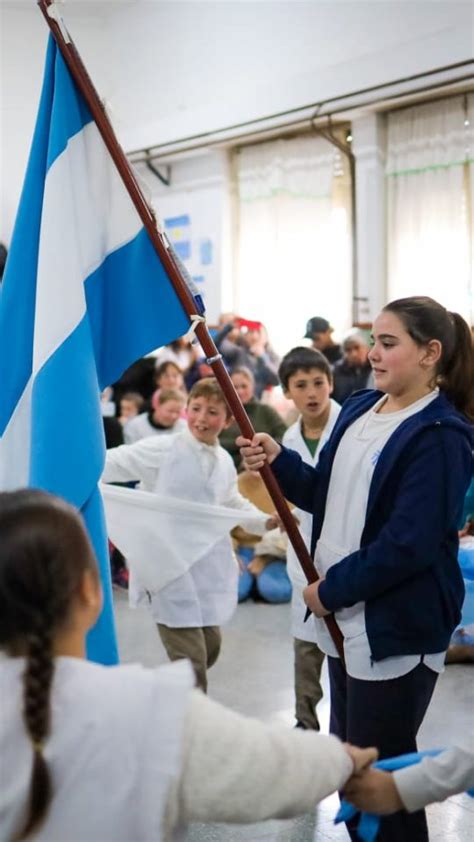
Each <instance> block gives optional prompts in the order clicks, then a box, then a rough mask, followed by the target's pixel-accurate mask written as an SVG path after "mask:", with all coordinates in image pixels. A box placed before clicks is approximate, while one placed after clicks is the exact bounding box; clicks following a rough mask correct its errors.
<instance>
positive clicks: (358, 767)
mask: <svg viewBox="0 0 474 842" xmlns="http://www.w3.org/2000/svg"><path fill="white" fill-rule="evenodd" d="M344 748H345V750H346V751H347V753H348V755H349V757H350V758H351V760H352V762H353V764H354V771H353V773H352V775H353V776H354V775H360V774H361V773H363V772H365V771H367V769H368V767H369V766H371V765H372V763H375V761H376V760H377V758H378V756H379V753H378V751H377V749H376V748H358V747H357V746H352V745H351V744H350V743H344ZM352 779H353V778H352V777H351V778H349V781H348V783H350V782H351V781H352ZM357 780H360V778H358V779H357ZM347 785H348V784H346V786H347ZM344 792H345V791H344ZM348 800H349V799H348Z"/></svg>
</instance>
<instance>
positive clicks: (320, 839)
mask: <svg viewBox="0 0 474 842" xmlns="http://www.w3.org/2000/svg"><path fill="white" fill-rule="evenodd" d="M115 596H116V608H117V625H118V636H119V645H120V651H121V658H122V661H123V662H128V661H140V662H141V663H144V664H146V665H149V666H154V665H156V664H159V663H163V662H165V661H166V655H165V653H164V650H163V648H162V646H161V643H160V641H159V638H158V635H157V633H156V631H155V628H154V625H153V622H152V620H151V618H150V617H149V615H148V612H147V610H146V608H141V609H137V610H135V611H131V610H129V609H128V606H127V601H126V596H125V594H124V593H123V592H115ZM288 629H289V610H288V606H287V605H281V606H271V605H265V604H263V603H253V602H247V603H244V604H242V605H239V607H238V609H237V612H236V614H235V616H234V618H233V620H232V622H231V623H230V624H229V626H227V627H226V628H225V629H224V642H223V648H222V653H221V656H220V659H219V661H218V663H217V664H216V666H215V667H214V668H213V669H212V670H211V672H210V681H209V693H210V695H211V696H212V697H213V698H215V699H217V700H218V701H220V702H222V703H224V704H226V705H229V706H230V707H232V708H234V710H238V711H240V712H241V713H244V714H248V715H252V716H256V717H257V718H259V719H262V720H264V721H267V722H268V721H273V722H280V723H281V724H282V725H283V726H288V727H291V726H292V724H293V709H292V705H293V689H292V646H291V638H290V634H289V630H288ZM323 680H324V686H325V688H327V675H326V674H325V673H323ZM318 715H319V718H320V720H321V723H322V727H323V730H325V729H327V725H328V717H329V706H328V701H327V694H326V695H325V697H324V699H323V701H322V702H321V705H320V706H319V708H318ZM395 715H396V714H395ZM473 729H474V665H466V666H464V665H459V666H458V665H456V666H449V667H448V668H447V669H446V671H445V673H444V674H443V675H442V676H441V679H440V681H439V682H438V686H437V688H436V691H435V695H434V698H433V701H432V704H431V707H430V709H429V712H428V714H427V717H426V720H425V722H424V724H423V727H422V729H421V732H420V738H419V744H420V748H436V747H438V746H440V747H442V746H447V745H449V744H450V743H452V741H453V740H455V739H456V738H457V739H466V738H467V734H468V733H469V734H470V735H471V739H472V733H473ZM337 804H338V801H337V797H336V796H331V797H330V798H327V799H326V800H325V801H324V802H322V804H320V805H319V807H318V809H317V810H316V813H315V814H314V815H307V816H302V817H301V818H299V819H294V820H291V821H269V822H261V823H259V824H254V825H242V826H237V825H232V826H231V825H192V826H191V828H190V832H189V840H190V842H237V840H238V842H242V840H246V842H252V841H253V840H255V842H260V840H265V841H266V842H270V840H274V842H343V841H344V840H346V842H347V840H348V839H349V836H348V835H347V833H346V830H345V828H344V827H341V826H337V827H336V826H335V825H334V824H333V818H334V815H335V813H336V810H337ZM428 821H429V827H430V839H431V840H433V842H474V800H473V799H470V798H469V797H468V796H467V795H458V796H455V797H454V798H451V799H450V800H449V801H447V802H445V803H444V804H442V805H441V804H440V805H432V806H431V807H429V808H428ZM400 842H410V840H408V839H407V840H400Z"/></svg>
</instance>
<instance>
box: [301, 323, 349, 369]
mask: <svg viewBox="0 0 474 842" xmlns="http://www.w3.org/2000/svg"><path fill="white" fill-rule="evenodd" d="M333 330H334V328H332V327H331V325H330V324H329V322H328V320H327V319H323V318H322V316H313V318H312V319H309V321H308V322H307V323H306V333H305V335H304V338H305V339H311V341H312V343H313V348H314V349H315V350H316V351H321V353H322V354H324V356H325V357H326V359H327V360H328V362H330V363H331V365H334V363H336V362H337V361H338V360H340V359H341V357H342V350H341V346H340V345H338V344H337V343H336V342H334V340H333V338H332V333H333Z"/></svg>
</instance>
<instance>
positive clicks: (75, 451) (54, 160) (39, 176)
mask: <svg viewBox="0 0 474 842" xmlns="http://www.w3.org/2000/svg"><path fill="white" fill-rule="evenodd" d="M189 326H190V321H189V318H188V316H187V314H186V313H185V312H184V310H183V308H182V306H181V304H180V302H179V300H178V298H177V295H176V293H175V291H174V288H173V286H172V284H171V282H170V281H169V279H168V276H167V274H166V272H165V270H164V268H163V266H162V265H161V262H160V260H159V258H158V256H157V254H156V251H155V249H154V248H153V245H152V243H151V241H150V240H149V237H148V234H147V233H146V231H145V229H144V228H143V225H142V222H141V220H140V218H139V216H138V213H137V212H136V210H135V208H134V206H133V204H132V202H131V199H130V197H129V195H128V193H127V191H126V189H125V187H124V185H123V183H122V181H121V179H120V177H119V175H118V172H117V170H116V169H115V166H114V164H113V161H112V159H111V158H110V155H109V153H108V151H107V149H106V147H105V144H104V142H103V140H102V138H101V136H100V134H99V131H98V128H97V126H96V124H95V123H94V121H93V119H92V117H91V114H90V112H89V110H88V108H87V106H86V104H85V102H84V100H83V98H82V96H81V94H80V93H79V91H78V90H77V89H76V87H75V84H74V82H73V81H72V78H71V76H70V74H69V71H68V69H67V67H66V65H65V63H64V61H63V59H62V57H61V54H60V52H59V50H58V49H57V47H56V44H55V42H54V40H53V39H52V38H50V42H49V46H48V52H47V58H46V70H45V77H44V82H43V90H42V94H41V101H40V107H39V113H38V118H37V123H36V129H35V133H34V138H33V145H32V149H31V153H30V159H29V163H28V168H27V173H26V179H25V184H24V187H23V192H22V196H21V202H20V207H19V210H18V215H17V220H16V224H15V230H14V234H13V238H12V243H11V247H10V252H9V256H8V261H7V268H6V273H5V276H4V281H3V287H2V288H1V293H0V489H3V490H6V489H13V488H19V487H24V486H32V487H37V488H43V489H46V490H48V491H51V492H53V493H55V494H59V495H61V496H62V497H64V498H66V499H67V500H69V501H70V502H71V503H73V504H74V505H75V506H77V507H78V508H79V509H80V510H81V512H82V514H83V516H84V519H85V522H86V524H87V527H88V529H89V533H90V535H91V538H92V541H93V544H94V547H95V550H96V553H97V557H98V559H99V564H100V568H101V577H102V582H103V587H104V596H105V600H104V610H103V612H102V615H101V618H100V619H99V622H98V624H97V625H96V627H95V628H94V629H93V630H92V632H91V634H90V635H89V639H88V654H89V657H90V658H92V659H93V660H96V661H99V662H102V663H107V664H109V663H115V662H116V660H117V647H116V641H115V631H114V622H113V612H112V598H111V586H110V573H109V562H108V553H107V541H106V533H105V521H104V515H103V508H102V500H101V497H100V494H99V491H98V488H97V483H98V480H99V478H100V476H101V473H102V470H103V464H104V452H105V443H104V434H103V427H102V419H101V412H100V391H101V390H102V389H103V388H104V387H105V386H107V385H109V384H110V383H113V382H114V381H115V380H117V379H118V378H119V377H120V375H121V373H122V372H123V371H124V370H125V369H126V368H127V367H128V366H129V365H130V364H131V363H132V362H133V361H135V360H136V359H138V358H139V357H141V356H143V355H144V354H146V353H148V352H149V351H151V350H153V348H156V347H158V346H160V345H163V344H166V343H167V342H170V341H172V340H174V339H176V338H177V337H179V336H182V335H183V334H184V333H186V332H187V330H188V329H189Z"/></svg>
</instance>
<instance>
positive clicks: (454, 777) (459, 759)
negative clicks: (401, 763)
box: [393, 729, 474, 813]
mask: <svg viewBox="0 0 474 842" xmlns="http://www.w3.org/2000/svg"><path fill="white" fill-rule="evenodd" d="M467 740H468V744H467V745H465V746H455V747H454V748H450V749H447V750H446V751H443V752H442V753H441V754H439V755H438V756H437V757H425V759H424V760H422V761H421V763H418V764H417V765H415V766H408V767H407V768H406V769H399V770H398V771H397V772H394V773H393V777H394V780H395V784H396V787H397V789H398V792H399V794H400V798H401V799H402V801H403V803H404V805H405V809H406V810H408V812H409V813H414V812H416V810H421V809H423V807H426V805H427V804H432V803H433V801H444V800H445V798H449V796H450V795H456V794H457V793H458V792H467V790H468V789H472V790H474V737H473V734H472V729H471V732H470V733H469V734H467Z"/></svg>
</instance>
